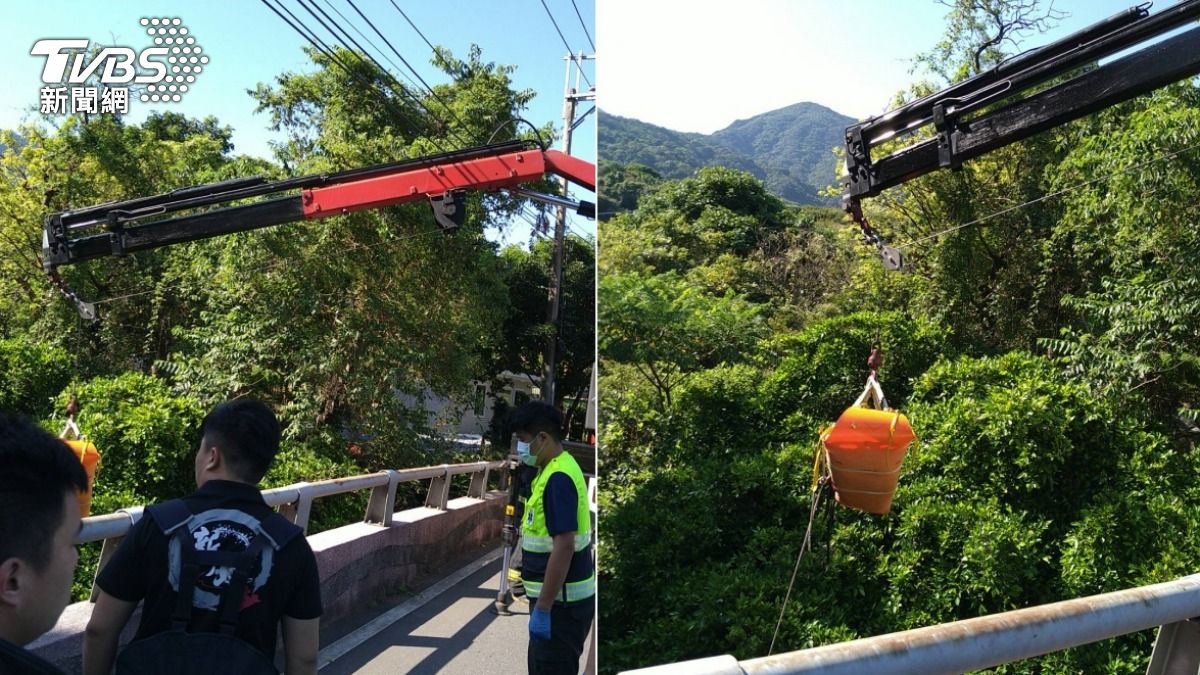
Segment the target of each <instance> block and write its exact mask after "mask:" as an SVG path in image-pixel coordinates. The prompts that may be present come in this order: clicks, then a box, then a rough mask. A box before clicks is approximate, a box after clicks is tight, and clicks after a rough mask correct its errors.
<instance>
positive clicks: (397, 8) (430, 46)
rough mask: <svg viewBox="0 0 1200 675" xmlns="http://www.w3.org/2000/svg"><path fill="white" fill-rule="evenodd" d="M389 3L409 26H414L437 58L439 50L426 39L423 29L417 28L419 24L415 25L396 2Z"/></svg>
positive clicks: (392, 0)
mask: <svg viewBox="0 0 1200 675" xmlns="http://www.w3.org/2000/svg"><path fill="white" fill-rule="evenodd" d="M388 1H389V2H391V3H392V7H395V8H396V11H397V12H400V16H402V17H404V20H405V21H407V22H408V25H410V26H412V29H413V30H415V31H417V35H420V36H421V39H422V40H424V41H425V44H427V45H429V51H431V52H433V53H434V55H435V56H436V55H437V48H436V47H434V46H433V43H432V42H430V41H429V38H427V37H425V34H424V33H422V32H421V29H420V28H417V24H415V23H413V20H412V19H410V18H408V15H407V14H405V13H404V10H402V9H400V5H397V4H396V2H395V0H388Z"/></svg>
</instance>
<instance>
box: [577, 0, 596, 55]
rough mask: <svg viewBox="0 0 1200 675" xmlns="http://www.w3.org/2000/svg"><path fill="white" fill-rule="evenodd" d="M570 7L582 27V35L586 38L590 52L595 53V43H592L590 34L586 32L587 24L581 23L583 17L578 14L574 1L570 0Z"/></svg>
mask: <svg viewBox="0 0 1200 675" xmlns="http://www.w3.org/2000/svg"><path fill="white" fill-rule="evenodd" d="M571 6H572V7H574V8H575V16H577V17H579V25H580V26H581V27H583V34H584V35H585V36H586V37H587V41H588V44H589V45H591V46H592V51H596V43H595V42H592V34H591V33H589V32H588V29H587V24H586V23H584V21H583V15H582V14H580V13H579V5H577V4H575V0H571Z"/></svg>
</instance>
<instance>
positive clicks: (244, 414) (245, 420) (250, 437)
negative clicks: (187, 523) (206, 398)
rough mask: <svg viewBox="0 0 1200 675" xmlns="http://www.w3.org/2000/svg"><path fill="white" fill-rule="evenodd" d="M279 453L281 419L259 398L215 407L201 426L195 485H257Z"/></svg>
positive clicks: (229, 402) (230, 402)
mask: <svg viewBox="0 0 1200 675" xmlns="http://www.w3.org/2000/svg"><path fill="white" fill-rule="evenodd" d="M278 452H279V420H277V419H275V413H273V412H271V409H270V408H268V407H267V406H266V405H264V404H263V403H261V402H259V401H253V400H250V399H239V400H237V401H228V402H226V403H222V404H221V405H219V406H217V407H215V408H213V409H212V412H210V413H208V416H207V417H205V418H204V422H203V423H202V424H201V425H200V449H199V450H197V451H196V485H204V484H205V483H207V482H208V481H210V480H214V479H217V480H232V481H238V482H239V483H249V484H251V485H257V484H258V481H260V480H262V477H263V475H265V474H266V473H267V469H269V468H271V462H272V461H273V460H274V459H275V455H276V453H278Z"/></svg>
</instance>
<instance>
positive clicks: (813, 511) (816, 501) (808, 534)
mask: <svg viewBox="0 0 1200 675" xmlns="http://www.w3.org/2000/svg"><path fill="white" fill-rule="evenodd" d="M821 454H822V449H821V448H820V447H818V448H817V461H816V466H814V471H816V470H818V469H817V467H819V466H820V464H821ZM826 482H827V478H826V477H825V476H821V477H820V478H819V479H818V480H817V489H816V490H813V493H812V503H811V505H810V506H809V509H808V527H807V528H805V530H804V541H803V543H801V544H800V554H799V555H797V556H796V566H795V567H793V568H792V580H791V581H789V582H788V589H787V593H786V594H785V595H784V596H783V607H780V608H779V620H777V621H776V622H775V634H774V635H772V636H771V646H770V647H768V648H767V656H770V655H771V654H772V653H773V652H774V651H775V640H776V639H777V638H778V637H779V627H780V626H782V625H783V615H784V613H785V612H787V606H788V601H789V600H791V599H792V589H793V588H794V587H795V585H796V574H797V573H798V572H799V571H800V561H801V560H803V559H804V554H805V553H807V552H808V551H810V550H812V531H813V521H814V520H816V517H817V509H818V508H819V507H820V504H821V495H822V494H823V493H824V489H823V488H824V487H825V484H826Z"/></svg>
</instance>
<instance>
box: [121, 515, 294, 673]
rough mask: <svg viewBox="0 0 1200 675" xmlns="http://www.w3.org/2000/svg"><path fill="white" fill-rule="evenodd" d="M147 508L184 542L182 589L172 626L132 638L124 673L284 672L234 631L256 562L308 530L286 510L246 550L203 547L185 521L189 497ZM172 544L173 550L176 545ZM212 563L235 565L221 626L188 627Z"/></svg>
mask: <svg viewBox="0 0 1200 675" xmlns="http://www.w3.org/2000/svg"><path fill="white" fill-rule="evenodd" d="M146 512H147V513H148V514H149V515H150V517H152V518H153V519H154V522H155V524H157V525H158V527H159V528H160V529H161V530H162V531H163V533H164V534H166V535H167V536H168V537H171V538H172V539H173V540H174V541H177V542H178V547H179V553H180V555H179V564H180V567H179V570H178V575H177V578H178V580H179V592H178V593H177V595H176V600H175V611H174V612H173V613H172V614H171V629H170V630H167V631H164V632H162V633H157V634H155V635H152V636H150V637H148V638H145V639H143V640H137V641H135V642H133V643H130V645H129V646H128V647H126V648H125V650H124V651H123V652H121V655H120V657H119V658H118V659H117V673H118V675H156V674H158V673H171V674H172V675H211V674H212V673H239V674H240V673H248V674H251V675H256V674H258V673H262V674H264V675H278V673H279V671H278V670H276V669H275V664H274V663H273V661H272V660H271V659H270V658H269V657H267V656H266V655H265V654H263V653H262V652H261V651H259V650H258V649H257V648H255V647H254V646H253V645H251V644H250V643H248V642H246V641H245V640H242V639H241V638H239V637H236V635H235V634H234V633H235V631H236V630H237V624H238V612H239V611H240V610H241V602H242V594H243V593H244V592H245V590H246V584H247V582H248V581H249V580H250V574H251V571H252V569H253V566H254V563H255V562H256V561H257V560H258V559H259V558H260V556H261V555H262V553H263V551H264V550H265V549H266V548H267V547H268V546H269V547H271V548H272V549H274V550H275V551H279V550H281V549H282V548H283V547H284V546H286V545H287V543H288V542H289V541H291V540H292V538H293V537H295V536H296V535H298V534H300V533H302V532H303V530H302V529H301V528H300V527H297V526H296V525H293V524H292V523H290V522H288V521H287V519H286V518H284V517H283V516H281V515H279V514H277V513H272V514H271V515H270V516H269V517H268V518H266V519H265V520H263V521H261V522H258V523H257V525H256V526H254V529H255V530H256V532H255V535H254V538H253V539H252V540H251V541H250V545H249V546H247V547H246V550H244V551H240V552H236V553H235V552H231V551H197V550H195V546H194V545H193V543H192V542H191V541H189V538H190V535H191V533H190V531H189V529H188V528H187V527H185V525H187V523H188V521H189V520H191V518H192V515H193V514H192V512H191V511H190V510H189V509H188V507H187V505H186V504H184V502H183V500H181V499H175V500H172V501H169V502H164V503H162V504H157V505H155V506H150V507H147V508H146ZM168 546H169V549H168V550H170V546H171V545H168ZM169 557H170V556H168V558H169ZM210 567H223V568H232V569H233V572H232V575H231V580H230V582H229V583H228V584H226V585H225V588H224V589H223V590H222V591H221V595H220V603H219V605H218V607H217V613H218V616H219V617H220V632H216V633H214V632H188V623H189V621H191V619H192V612H193V608H192V596H193V591H194V590H195V588H196V582H197V580H198V579H199V578H200V575H201V574H202V573H204V571H205V570H207V569H209V568H210Z"/></svg>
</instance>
